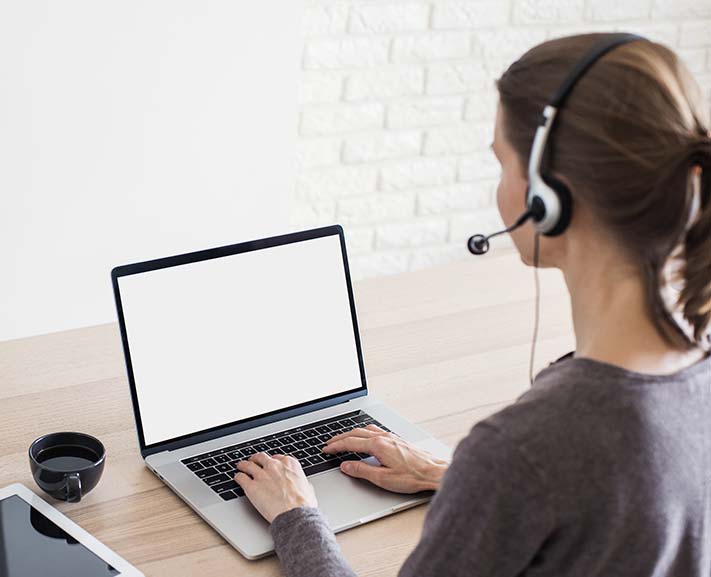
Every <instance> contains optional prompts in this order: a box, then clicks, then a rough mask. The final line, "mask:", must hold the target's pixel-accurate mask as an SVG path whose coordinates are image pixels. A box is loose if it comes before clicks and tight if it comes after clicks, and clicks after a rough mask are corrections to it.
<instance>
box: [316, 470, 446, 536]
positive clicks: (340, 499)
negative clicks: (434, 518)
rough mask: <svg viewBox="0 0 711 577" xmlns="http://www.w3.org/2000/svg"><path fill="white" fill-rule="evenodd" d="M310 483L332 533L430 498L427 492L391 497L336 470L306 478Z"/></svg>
mask: <svg viewBox="0 0 711 577" xmlns="http://www.w3.org/2000/svg"><path fill="white" fill-rule="evenodd" d="M309 481H311V483H312V484H313V486H314V489H315V490H316V498H317V499H318V506H319V509H320V510H321V511H322V512H323V514H324V516H325V517H326V519H328V523H329V525H330V526H331V528H332V529H333V530H334V531H338V530H341V529H346V528H348V527H352V526H355V525H357V524H358V523H359V521H362V522H366V521H368V520H370V519H374V518H377V517H381V516H383V515H386V514H388V513H390V512H392V510H393V509H401V508H406V507H407V506H408V505H415V504H417V503H418V502H423V501H425V500H427V499H429V498H430V497H431V496H432V492H429V491H425V492H422V493H415V494H412V495H402V494H399V493H391V492H389V491H385V490H383V489H380V488H379V487H376V486H375V485H373V484H372V483H370V482H369V481H365V480H363V479H354V478H352V477H349V476H348V475H346V474H345V473H342V472H341V471H340V470H338V469H336V470H333V471H329V472H328V473H324V474H322V475H316V476H314V477H309Z"/></svg>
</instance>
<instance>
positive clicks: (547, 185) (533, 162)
mask: <svg viewBox="0 0 711 577" xmlns="http://www.w3.org/2000/svg"><path fill="white" fill-rule="evenodd" d="M636 40H645V38H643V37H642V36H638V35H636V34H629V33H625V32H621V33H611V34H608V35H605V37H604V38H603V39H602V40H600V41H599V42H597V43H595V44H594V45H593V46H592V48H590V50H589V51H588V52H587V53H586V54H585V55H584V56H583V58H582V59H580V60H579V61H578V63H577V64H576V65H575V67H574V68H573V70H572V71H571V72H570V74H569V75H568V77H567V78H566V79H565V81H564V82H563V83H562V84H561V86H560V88H558V91H557V92H556V93H555V94H554V95H553V98H552V99H551V100H550V102H549V103H548V104H547V105H546V106H545V108H544V109H543V113H542V115H541V119H540V122H539V124H538V128H536V133H535V135H534V137H533V145H532V147H531V155H530V157H529V159H528V188H527V189H526V211H525V212H524V213H523V214H522V215H521V216H520V217H519V218H518V219H517V220H516V222H514V223H513V224H512V225H511V226H509V227H507V228H505V229H503V230H500V231H498V232H495V233H493V234H490V235H487V236H485V235H483V234H475V235H474V236H472V237H470V238H469V240H468V241H467V248H468V249H469V252H471V253H472V254H476V255H481V254H484V253H486V252H488V250H489V239H491V238H493V237H495V236H498V235H500V234H505V233H507V232H511V231H513V230H515V229H517V228H518V227H520V226H522V225H523V224H524V223H525V222H526V221H527V220H529V219H533V223H534V228H535V230H536V232H537V233H539V234H542V235H544V236H558V235H560V234H562V233H563V232H565V230H566V229H567V228H568V224H570V217H571V214H572V209H573V206H572V205H573V199H572V196H571V194H570V190H569V189H568V187H567V186H566V185H565V183H563V182H562V181H561V180H559V179H557V178H555V177H553V176H552V175H550V174H546V173H545V172H543V171H542V163H543V156H544V154H545V151H546V146H547V144H548V141H549V140H550V137H551V134H552V131H553V127H554V125H555V120H556V117H557V116H558V112H559V111H560V109H561V108H562V107H563V105H564V104H565V101H566V99H567V98H568V96H569V95H570V93H571V92H572V90H573V88H574V87H575V85H576V84H577V82H578V81H579V80H580V79H581V78H582V77H583V76H584V75H585V73H586V72H587V70H588V69H589V68H590V67H591V66H592V65H593V64H595V62H597V61H598V60H599V59H600V58H602V57H603V56H604V55H605V54H607V53H608V52H610V51H611V50H613V49H614V48H616V47H618V46H621V45H622V44H627V43H629V42H634V41H636Z"/></svg>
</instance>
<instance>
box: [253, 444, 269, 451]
mask: <svg viewBox="0 0 711 577" xmlns="http://www.w3.org/2000/svg"><path fill="white" fill-rule="evenodd" d="M254 448H255V449H256V450H257V451H258V452H259V453H263V452H264V451H268V450H269V447H267V446H266V445H265V444H264V443H259V444H258V445H254Z"/></svg>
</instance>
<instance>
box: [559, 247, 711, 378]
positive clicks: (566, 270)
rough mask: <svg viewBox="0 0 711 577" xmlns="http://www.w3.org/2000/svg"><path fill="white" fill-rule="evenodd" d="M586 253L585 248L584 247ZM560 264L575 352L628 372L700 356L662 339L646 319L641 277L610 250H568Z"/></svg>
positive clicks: (662, 368)
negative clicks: (569, 307)
mask: <svg viewBox="0 0 711 577" xmlns="http://www.w3.org/2000/svg"><path fill="white" fill-rule="evenodd" d="M587 252H589V251H587ZM566 260H568V261H569V263H568V264H567V266H565V267H561V268H562V269H563V275H564V277H565V281H566V283H567V285H568V290H569V292H570V297H571V306H572V313H573V326H574V329H575V336H576V351H575V354H576V356H579V357H586V358H590V359H595V360H598V361H602V362H606V363H610V364H613V365H617V366H620V367H623V368H626V369H628V370H631V371H635V372H640V373H649V374H669V373H673V372H675V371H678V370H680V369H682V368H684V367H686V366H688V365H690V364H692V363H694V362H696V361H698V360H699V359H701V358H702V357H703V351H701V350H698V349H696V350H693V351H680V350H679V349H677V348H675V347H673V346H672V345H670V344H669V343H667V342H666V341H665V340H664V338H663V337H662V336H661V335H660V334H659V332H658V331H657V329H656V327H655V325H654V323H653V322H652V320H651V319H650V316H649V313H648V310H647V304H646V301H645V294H644V286H643V283H642V279H641V278H640V276H639V275H638V274H637V273H636V271H635V270H634V268H633V267H632V266H630V265H626V264H621V262H620V258H619V256H617V255H616V254H614V252H606V251H605V250H604V249H602V248H601V249H600V250H599V251H598V252H596V254H595V255H594V256H591V255H589V254H587V255H586V256H585V257H584V258H583V254H580V255H577V256H576V255H575V254H570V255H569V257H568V258H567V259H566Z"/></svg>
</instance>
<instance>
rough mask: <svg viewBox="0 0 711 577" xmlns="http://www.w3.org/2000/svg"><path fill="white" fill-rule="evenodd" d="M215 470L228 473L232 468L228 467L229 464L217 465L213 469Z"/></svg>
mask: <svg viewBox="0 0 711 577" xmlns="http://www.w3.org/2000/svg"><path fill="white" fill-rule="evenodd" d="M215 469H217V470H218V471H220V472H221V473H229V472H230V471H232V470H233V468H232V467H231V466H230V464H229V463H220V464H219V465H217V466H216V467H215Z"/></svg>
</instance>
